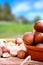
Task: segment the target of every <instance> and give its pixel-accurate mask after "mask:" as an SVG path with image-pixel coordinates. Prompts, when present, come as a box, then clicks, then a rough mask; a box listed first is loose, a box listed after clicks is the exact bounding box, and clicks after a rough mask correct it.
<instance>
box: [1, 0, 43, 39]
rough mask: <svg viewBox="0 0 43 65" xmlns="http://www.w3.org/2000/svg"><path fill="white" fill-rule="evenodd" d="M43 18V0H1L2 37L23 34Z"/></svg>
mask: <svg viewBox="0 0 43 65" xmlns="http://www.w3.org/2000/svg"><path fill="white" fill-rule="evenodd" d="M42 19H43V0H0V38H14V37H16V36H18V35H21V36H22V35H23V34H24V33H25V32H28V31H30V30H33V29H34V28H33V26H34V23H35V22H36V21H38V20H42Z"/></svg>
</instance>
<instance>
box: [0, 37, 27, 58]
mask: <svg viewBox="0 0 43 65" xmlns="http://www.w3.org/2000/svg"><path fill="white" fill-rule="evenodd" d="M10 56H12V57H18V58H20V59H24V58H25V57H26V56H27V54H26V47H25V44H24V42H23V40H22V38H20V37H18V38H16V39H13V40H12V39H10V40H9V39H8V40H5V39H0V57H2V58H8V57H10Z"/></svg>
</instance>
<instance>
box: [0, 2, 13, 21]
mask: <svg viewBox="0 0 43 65" xmlns="http://www.w3.org/2000/svg"><path fill="white" fill-rule="evenodd" d="M0 20H6V21H12V20H14V16H13V14H12V13H11V9H10V6H9V4H8V3H5V4H4V5H3V8H2V6H0Z"/></svg>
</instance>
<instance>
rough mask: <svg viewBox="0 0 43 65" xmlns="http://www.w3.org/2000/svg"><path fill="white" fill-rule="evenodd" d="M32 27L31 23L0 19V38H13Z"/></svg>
mask: <svg viewBox="0 0 43 65" xmlns="http://www.w3.org/2000/svg"><path fill="white" fill-rule="evenodd" d="M32 29H33V24H17V23H14V22H1V21H0V38H13V37H15V36H17V35H22V34H24V33H25V32H28V31H29V30H32Z"/></svg>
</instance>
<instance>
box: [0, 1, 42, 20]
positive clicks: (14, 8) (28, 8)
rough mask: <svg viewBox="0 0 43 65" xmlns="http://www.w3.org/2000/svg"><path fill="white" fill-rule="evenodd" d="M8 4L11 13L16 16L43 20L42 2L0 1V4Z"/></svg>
mask: <svg viewBox="0 0 43 65" xmlns="http://www.w3.org/2000/svg"><path fill="white" fill-rule="evenodd" d="M5 2H7V3H9V5H10V7H11V12H12V13H13V14H14V15H16V16H20V15H21V16H24V17H26V18H27V19H30V20H33V19H34V18H35V16H40V17H41V19H43V0H0V4H1V5H3V4H4V3H5Z"/></svg>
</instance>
